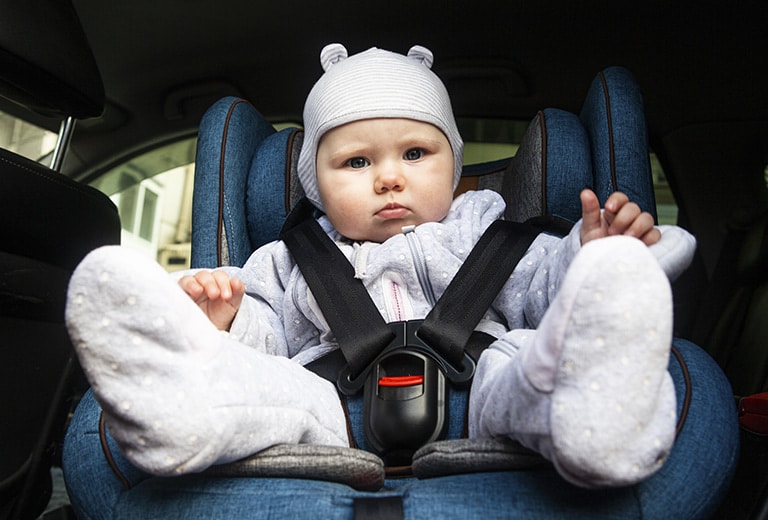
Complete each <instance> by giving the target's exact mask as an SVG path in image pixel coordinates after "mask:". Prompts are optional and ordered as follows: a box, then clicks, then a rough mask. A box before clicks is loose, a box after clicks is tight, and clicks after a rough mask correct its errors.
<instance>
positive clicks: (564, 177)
mask: <svg viewBox="0 0 768 520" xmlns="http://www.w3.org/2000/svg"><path fill="white" fill-rule="evenodd" d="M301 140H302V132H301V130H300V129H295V128H293V129H285V130H282V131H277V132H276V131H275V130H274V129H273V128H272V126H271V125H270V124H269V123H268V122H267V121H265V120H264V118H263V117H262V116H261V115H260V114H259V112H258V111H257V110H256V108H255V107H254V106H253V105H252V104H251V103H250V102H248V101H246V100H243V99H239V98H233V97H228V98H224V99H222V100H220V101H219V102H217V103H216V104H214V105H213V106H212V107H211V108H210V109H209V111H208V112H207V113H206V115H205V116H204V118H203V120H202V123H201V127H200V137H199V143H198V154H197V163H196V173H195V194H194V202H193V237H192V260H191V262H192V267H196V268H197V267H200V268H214V267H217V266H223V265H233V266H242V264H243V263H244V262H245V260H246V259H247V258H248V256H249V255H250V253H251V252H252V251H253V250H254V249H256V248H258V247H259V246H261V245H262V244H264V243H266V242H269V241H272V240H275V239H276V238H277V236H278V233H279V232H280V229H281V227H282V225H283V222H284V220H285V219H286V217H287V215H288V214H289V212H290V210H291V208H293V207H294V205H295V204H296V202H297V201H298V200H299V199H300V197H301V195H302V191H301V187H300V185H299V182H298V178H297V176H296V171H295V165H296V162H297V158H298V153H299V150H300V146H301ZM463 177H464V178H465V179H466V180H467V182H468V183H469V184H471V185H472V186H476V187H477V188H479V189H494V190H496V191H499V192H500V193H501V194H502V195H503V196H504V198H505V199H506V200H507V203H508V207H507V212H506V218H507V219H508V220H516V221H524V220H527V219H530V218H545V219H546V218H551V217H557V218H558V220H561V219H565V220H567V221H570V222H575V221H576V220H577V219H578V218H580V205H579V198H578V194H579V192H580V191H581V190H582V189H583V188H585V187H591V188H593V189H594V190H595V192H596V193H597V194H598V198H599V199H600V200H601V202H604V201H605V199H606V197H607V196H608V195H609V194H610V193H611V192H613V191H615V190H622V191H627V192H629V194H630V196H631V197H632V199H633V200H635V201H636V202H638V203H639V204H640V205H641V207H642V209H643V210H646V211H649V212H651V213H652V214H653V215H654V216H655V201H654V195H653V187H652V182H651V177H650V165H649V159H648V145H647V135H646V130H645V123H644V118H643V109H642V99H641V96H640V94H639V89H638V87H637V85H636V84H635V82H634V78H633V77H632V75H631V74H630V73H629V72H628V71H627V70H625V69H623V68H620V67H613V68H609V69H606V70H604V71H602V72H601V73H600V74H599V75H598V77H597V78H596V80H595V81H594V82H593V83H592V85H591V87H590V89H589V91H588V93H587V97H586V101H585V103H584V106H583V110H582V113H581V115H580V117H578V116H576V115H575V114H572V113H569V112H566V111H564V110H559V109H552V108H550V109H544V110H542V111H541V112H539V113H538V114H537V115H536V117H535V118H534V119H533V120H532V121H531V123H530V126H529V128H528V130H527V132H526V134H525V136H524V138H523V142H522V143H521V145H520V149H519V151H518V153H517V154H516V156H515V157H512V158H509V159H504V160H500V161H494V162H491V163H486V164H481V165H470V166H465V167H464V173H463ZM633 177H639V178H640V181H639V182H629V183H627V184H626V185H625V181H626V180H627V179H629V180H635V181H636V180H637V179H634V178H633ZM595 179H600V182H599V183H596V182H595ZM675 344H676V346H677V347H678V349H679V351H684V352H685V356H689V355H692V356H702V355H703V354H702V353H701V352H700V351H699V350H698V349H697V348H696V347H695V346H694V345H692V344H690V343H688V342H685V341H683V340H676V341H675ZM682 357H684V356H681V355H678V362H681V363H680V365H679V367H678V369H677V372H675V371H674V370H673V377H680V378H684V379H686V380H687V381H688V383H689V384H688V386H687V388H688V393H686V395H684V396H679V412H680V416H682V417H684V416H685V415H686V413H687V414H689V415H690V414H692V413H699V412H700V411H702V410H705V409H712V407H721V408H722V407H725V412H724V413H726V414H728V413H729V412H730V411H731V410H729V409H728V404H727V402H726V403H725V404H724V403H723V401H722V399H721V398H722V396H720V397H719V398H714V400H710V397H711V396H706V395H698V394H696V393H693V394H692V393H691V392H690V386H691V385H690V378H691V377H693V378H694V379H695V378H696V377H697V375H696V374H694V375H693V376H692V375H691V374H689V373H688V372H687V371H686V366H685V363H684V362H682ZM708 362H709V361H708V360H707V361H705V363H708ZM726 384H727V383H726ZM456 393H457V394H460V392H456ZM718 399H720V400H719V401H718ZM716 401H717V402H716ZM465 406H466V401H465V400H462V399H461V398H456V399H455V402H452V404H451V410H452V414H453V415H458V416H459V417H461V416H462V414H463V407H465ZM355 409H356V407H355V405H352V406H350V416H351V422H352V428H353V433H354V435H355V438H356V439H361V438H362V434H361V431H360V427H357V429H356V426H355V423H356V419H355V417H356V415H355V414H356V413H358V412H355ZM456 409H458V411H459V413H453V412H454V411H455V410H456ZM458 422H459V424H453V425H452V426H450V427H449V434H448V437H449V439H451V438H454V437H460V436H461V430H462V428H461V424H460V423H461V421H458ZM683 422H684V421H683ZM683 422H681V424H680V428H681V429H682V428H685V426H684V424H683ZM734 422H735V416H734ZM683 442H693V443H694V444H695V443H696V442H698V441H696V440H689V441H682V440H681V439H680V438H679V439H678V443H683ZM363 445H364V443H363ZM711 448H713V449H715V451H718V450H720V449H721V448H722V449H724V450H726V451H729V450H730V451H731V454H732V453H733V450H734V449H735V447H734V446H733V444H730V445H729V444H728V443H727V442H726V443H725V445H724V446H721V447H711ZM311 452H312V448H311V447H306V446H296V447H289V446H279V447H276V448H274V449H272V450H267V451H266V452H263V453H262V454H257V455H255V456H253V457H250V458H248V459H246V460H245V461H241V462H238V463H233V464H229V465H225V466H222V467H216V468H211V470H209V471H208V473H207V475H208V476H211V475H216V476H217V477H219V478H220V479H221V480H220V481H218V483H216V481H210V480H209V481H206V484H205V486H208V485H212V486H214V487H215V488H216V489H218V486H219V485H221V486H226V485H228V484H226V482H229V480H228V479H229V478H232V477H243V476H251V477H260V478H261V480H260V481H259V483H258V486H260V487H259V489H260V490H261V491H259V492H258V494H259V496H258V499H257V500H256V502H255V503H257V504H258V506H254V507H258V508H260V509H258V511H263V512H264V513H265V514H267V515H269V514H279V513H285V514H296V510H295V509H291V508H293V507H297V506H298V505H299V504H301V503H302V500H303V499H304V498H307V500H309V501H308V502H307V504H310V503H311V504H313V505H312V508H313V509H312V511H313V515H317V516H322V517H345V518H348V517H349V516H350V515H353V514H354V515H357V516H356V517H359V518H390V517H393V516H390V515H394V517H398V516H403V515H404V516H407V517H415V518H417V517H420V515H424V514H427V512H428V513H429V514H430V515H432V514H441V513H442V514H456V513H457V512H461V513H460V514H461V516H462V517H466V516H468V515H469V516H472V515H483V516H488V517H493V516H494V515H503V514H504V513H502V511H503V510H504V509H503V507H502V508H500V504H499V502H498V500H497V499H496V498H491V497H495V496H496V495H497V494H498V493H502V494H503V493H505V492H509V493H511V494H514V493H516V492H521V493H527V492H533V488H535V487H536V486H539V485H542V483H543V482H545V481H546V478H548V477H545V478H544V480H540V481H537V482H536V483H532V482H533V481H529V482H526V483H519V482H518V483H517V484H515V483H512V481H510V480H508V479H514V478H515V477H513V476H512V475H520V470H522V471H523V473H526V475H527V476H530V477H531V478H532V479H533V480H537V479H538V478H539V477H541V476H543V475H545V474H547V475H549V474H550V473H549V472H546V471H545V472H540V471H539V469H538V468H541V466H542V460H541V459H539V458H538V457H537V456H536V455H535V454H532V453H531V452H528V451H527V450H524V449H522V448H521V447H520V446H516V445H515V444H514V443H507V442H501V441H487V442H485V443H483V442H477V441H475V442H474V443H473V441H466V440H460V439H453V440H448V441H441V442H437V443H434V444H433V445H430V446H427V447H425V449H422V450H421V451H420V452H418V453H417V454H416V456H415V458H414V465H413V471H414V472H415V473H417V474H419V475H420V477H422V478H421V479H414V478H413V477H411V478H405V479H402V480H396V479H391V478H389V477H391V476H393V475H394V474H393V473H390V474H388V475H387V478H386V480H384V477H383V476H381V475H379V474H378V469H377V468H376V463H375V461H372V460H371V459H367V458H366V457H365V456H357V455H356V454H355V453H353V452H354V450H348V453H346V455H344V454H336V456H335V457H333V456H330V457H329V455H332V454H329V453H328V451H327V450H325V449H321V450H318V452H317V453H315V454H314V455H312V454H311ZM719 453H720V456H721V457H722V454H723V453H722V451H720V452H719ZM345 456H346V457H347V458H345ZM702 456H703V457H706V455H703V454H702ZM313 459H314V460H315V461H316V462H317V463H315V462H312V461H313ZM417 459H418V460H417ZM334 460H335V461H336V462H334ZM353 461H354V462H355V463H356V464H358V465H357V466H355V467H356V469H355V470H354V471H351V472H350V474H344V473H345V472H344V468H345V467H347V466H349V465H353ZM368 463H370V464H368ZM545 466H546V464H545ZM724 467H726V466H724ZM361 468H365V469H361ZM366 470H368V471H370V473H366ZM516 470H517V471H516ZM338 472H340V473H342V475H339V473H338ZM355 472H357V475H355V474H354V473H355ZM446 473H461V474H459V475H456V474H454V475H446ZM721 473H723V474H721V475H720V476H719V477H718V478H720V479H722V480H721V481H720V482H719V483H713V485H712V486H710V489H708V491H707V498H706V500H704V502H703V503H700V504H697V505H696V506H695V507H694V509H691V507H689V505H683V506H681V508H682V509H681V511H685V512H686V513H690V512H691V511H692V510H701V511H711V510H712V509H713V508H714V507H715V506H716V505H717V503H718V501H719V500H720V498H721V497H722V493H723V490H724V487H725V485H726V484H727V481H728V476H729V471H727V470H723V471H721ZM329 474H330V475H329ZM300 479H301V480H300ZM155 480H157V479H155ZM323 480H326V481H332V482H333V483H338V482H342V483H344V484H345V485H350V486H352V487H357V488H358V489H362V490H368V491H369V492H368V493H363V492H358V494H356V495H354V494H353V495H350V494H349V493H346V492H344V493H341V494H339V490H338V489H337V488H328V487H326V485H330V483H329V482H326V483H323V482H321V481H323ZM188 484H189V485H191V486H192V487H195V488H196V489H198V490H199V489H202V488H201V487H200V486H203V484H202V483H201V482H200V481H199V480H195V481H194V482H189V483H188ZM515 485H519V486H520V488H519V489H518V490H516V491H511V489H513V488H514V486H515ZM165 486H166V483H162V482H156V483H155V486H154V487H153V495H152V496H159V493H160V492H161V491H160V490H162V489H165V490H166V491H167V490H169V489H175V490H178V487H177V486H175V485H169V486H170V487H167V488H166V487H165ZM510 486H511V487H510ZM528 486H533V488H531V487H528ZM345 489H347V488H345ZM470 489H486V490H487V491H485V492H483V493H481V495H482V497H483V500H485V501H486V502H487V503H485V504H478V503H477V495H476V494H472V493H469V492H468V490H470ZM370 491H375V492H373V493H371V492H370ZM212 492H213V493H215V490H213V491H212ZM625 492H628V491H627V490H612V491H610V492H608V493H616V494H617V496H618V495H621V494H622V493H625ZM296 493H299V494H300V496H301V497H302V499H301V500H299V499H296V500H294V498H295V497H294V495H295V494H296ZM329 493H330V496H329ZM138 496H139V493H137V496H136V497H134V498H132V499H131V500H138ZM143 496H144V497H145V498H146V497H148V496H149V495H147V494H144V495H143ZM292 497H293V498H292ZM309 497H311V498H309ZM420 501H425V502H426V503H427V504H429V505H428V506H426V507H425V508H423V509H419V507H418V506H416V505H414V504H416V503H420ZM467 501H469V502H470V504H468V503H467ZM549 501H550V506H549V507H552V510H551V511H550V513H549V514H555V515H559V516H563V515H565V516H567V515H570V514H590V515H593V516H595V517H597V516H600V515H601V514H603V513H606V511H598V510H597V509H594V508H591V507H592V506H591V505H588V504H593V502H592V500H591V499H589V498H587V497H586V496H583V495H581V494H580V493H579V492H577V491H576V490H574V489H570V488H569V490H568V491H567V492H565V493H560V492H554V494H553V495H552V496H551V497H550V498H549ZM552 501H554V502H552ZM552 504H555V505H552ZM123 505H125V503H123ZM196 505H197V506H200V504H199V502H198V503H197V504H196ZM475 506H476V507H475ZM299 507H300V506H299ZM473 507H474V509H473ZM696 508H699V509H696ZM598 509H599V508H598ZM168 511H171V510H168ZM419 511H421V512H419ZM552 511H556V512H557V513H552ZM635 512H636V511H635ZM643 514H646V515H648V517H653V516H654V515H658V516H659V517H668V516H669V515H671V516H675V513H674V512H673V511H671V510H665V511H663V512H660V511H657V512H655V513H654V512H653V511H644V512H643ZM377 515H379V516H377Z"/></svg>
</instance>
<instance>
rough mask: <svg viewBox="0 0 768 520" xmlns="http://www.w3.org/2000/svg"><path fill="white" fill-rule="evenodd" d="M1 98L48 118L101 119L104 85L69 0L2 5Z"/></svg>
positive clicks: (4, 1)
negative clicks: (97, 117)
mask: <svg viewBox="0 0 768 520" xmlns="http://www.w3.org/2000/svg"><path fill="white" fill-rule="evenodd" d="M0 96H1V97H4V98H6V99H9V100H11V101H13V102H15V103H18V104H20V105H23V106H25V107H27V108H29V109H31V110H34V111H35V112H39V113H41V114H44V115H46V116H56V117H62V118H63V117H65V116H73V117H75V118H77V119H86V118H89V117H95V116H98V115H100V114H101V113H102V111H103V110H104V84H103V83H102V80H101V75H100V74H99V70H98V67H97V66H96V60H95V59H94V57H93V53H92V52H91V48H90V46H89V44H88V40H87V39H86V37H85V33H84V32H83V27H82V25H81V24H80V20H79V18H78V17H77V13H76V12H75V9H74V7H73V6H72V3H71V1H70V0H23V1H19V0H0Z"/></svg>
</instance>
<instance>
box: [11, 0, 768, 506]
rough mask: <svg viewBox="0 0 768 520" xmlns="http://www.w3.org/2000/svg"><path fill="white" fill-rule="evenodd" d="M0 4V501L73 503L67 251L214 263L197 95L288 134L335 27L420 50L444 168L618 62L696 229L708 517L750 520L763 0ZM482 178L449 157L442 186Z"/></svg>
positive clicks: (756, 454)
mask: <svg viewBox="0 0 768 520" xmlns="http://www.w3.org/2000/svg"><path fill="white" fill-rule="evenodd" d="M0 5H2V13H3V14H2V15H0V212H1V213H2V215H3V218H2V224H0V229H2V231H1V232H0V236H2V237H3V240H2V242H3V249H2V251H1V252H0V262H1V263H2V270H1V271H0V295H2V297H1V298H0V308H1V309H2V313H1V314H0V323H2V324H3V326H2V338H3V349H2V354H1V355H2V356H3V357H2V367H3V368H2V370H3V375H4V377H3V378H2V383H1V384H2V389H3V390H4V395H5V396H6V397H5V398H4V400H3V402H4V404H3V411H4V413H3V417H4V418H3V420H2V421H0V431H2V435H3V437H2V438H3V440H4V441H5V442H4V443H3V457H2V461H1V464H0V471H2V473H0V516H2V517H8V518H39V517H41V516H43V517H45V518H74V513H73V512H72V510H71V508H70V507H69V506H68V501H67V497H66V490H65V488H64V483H63V482H62V480H61V474H60V465H61V445H62V442H63V436H64V432H65V431H66V427H67V421H68V419H69V417H70V416H71V413H72V411H73V409H74V407H75V405H76V403H77V400H78V398H79V396H80V395H82V393H83V391H84V390H85V388H86V386H87V382H86V381H85V380H84V377H83V375H82V373H81V372H80V369H79V367H78V364H77V358H76V356H75V355H74V351H73V350H72V347H71V344H70V340H69V338H68V337H67V333H66V328H65V326H64V318H63V314H64V301H65V295H66V287H67V281H68V279H69V276H70V275H71V272H72V271H73V269H74V268H75V266H76V265H77V263H78V262H79V261H80V259H82V258H83V257H84V256H85V255H86V254H87V253H88V252H89V251H90V250H92V249H94V248H96V247H98V246H100V245H106V244H118V243H120V244H122V245H125V246H127V247H131V248H134V249H137V250H139V251H141V252H143V253H145V254H146V255H148V256H150V257H152V258H154V259H156V260H157V261H158V262H159V263H160V264H161V265H163V267H165V268H166V269H167V270H168V271H176V270H179V269H184V268H188V267H190V266H191V265H192V266H194V265H203V264H205V263H210V264H211V265H222V264H223V263H226V262H225V261H223V260H222V258H221V250H220V249H219V252H218V253H219V255H218V256H216V252H214V253H213V257H212V258H209V259H206V260H205V261H202V260H199V259H198V260H196V259H195V254H199V253H196V252H195V249H194V248H193V243H194V239H193V228H194V227H195V226H201V225H203V224H200V222H201V220H200V216H199V215H193V207H194V206H195V203H194V198H195V194H194V183H195V182H196V181H195V170H196V168H195V162H196V159H197V160H199V156H197V155H196V154H197V150H198V133H199V131H200V129H201V121H202V120H203V118H204V114H206V111H208V110H209V108H210V107H212V106H214V105H215V104H216V103H217V102H220V100H222V99H238V100H245V101H247V103H248V105H249V106H252V107H253V108H254V109H255V111H256V112H257V113H258V117H259V118H261V119H263V121H265V122H266V123H267V124H269V125H270V126H273V127H274V128H275V129H277V130H278V134H279V135H281V136H288V135H289V134H291V133H293V132H294V131H295V129H299V128H300V127H301V123H302V108H303V102H304V99H305V97H306V95H307V93H308V92H309V89H310V88H311V86H312V84H313V83H314V81H315V80H316V78H317V77H319V75H320V74H321V72H322V70H321V68H320V66H319V62H318V60H317V56H318V53H319V51H320V49H321V48H322V47H323V46H324V45H325V44H327V43H331V42H340V43H343V44H344V45H345V46H346V47H347V49H349V51H350V53H356V52H360V51H363V50H365V49H367V48H369V47H373V46H375V47H380V48H384V49H389V50H394V51H397V52H406V51H407V50H408V48H410V47H411V46H412V45H414V44H420V45H424V46H426V47H428V48H429V49H431V50H432V51H433V53H434V56H435V62H434V66H433V70H434V71H435V72H436V73H437V74H438V76H440V78H441V79H442V80H443V81H444V82H445V85H446V87H447V89H448V91H449V93H450V95H451V99H452V102H453V109H454V113H455V115H456V117H457V122H458V125H459V129H460V131H461V133H462V136H463V138H464V140H465V142H466V149H465V165H467V167H466V168H465V169H466V170H471V165H474V164H482V165H484V166H485V165H489V164H490V165H495V167H499V165H500V164H501V165H504V167H506V165H507V164H508V161H509V160H510V158H511V157H514V156H516V154H518V151H519V150H523V151H524V150H525V145H524V144H522V143H524V141H525V138H526V131H527V130H528V129H529V128H530V127H531V123H532V121H536V120H537V118H540V117H541V114H542V111H544V110H545V109H547V110H548V109H556V110H563V111H567V112H569V113H573V114H579V113H580V112H582V111H583V110H584V108H583V107H584V100H585V98H587V97H588V91H589V89H590V85H592V82H593V80H594V78H595V77H596V76H597V77H599V74H600V73H601V72H603V71H606V70H610V68H611V67H615V66H619V67H621V68H622V70H626V71H628V72H629V73H630V74H631V75H632V76H633V78H634V81H635V82H636V84H637V85H638V86H639V91H640V95H641V96H642V107H641V110H642V115H643V116H644V122H640V123H638V125H642V124H644V125H645V130H644V132H643V133H644V137H645V138H646V139H647V141H644V143H646V142H647V152H648V153H647V157H645V156H644V160H645V159H647V163H648V165H649V169H650V174H651V177H652V179H653V196H652V199H653V200H654V201H655V207H653V208H648V210H649V211H651V212H652V213H653V214H654V215H655V216H656V219H657V222H658V223H659V224H676V225H679V226H681V227H683V228H685V229H687V230H688V231H690V232H691V233H692V234H693V235H694V236H695V237H696V240H697V253H696V256H695V259H694V262H693V264H692V265H691V266H690V267H689V268H688V270H687V271H686V272H685V273H684V275H683V276H682V277H681V278H680V279H678V280H677V282H676V283H675V284H674V286H673V292H674V298H675V299H674V303H675V336H676V337H679V338H685V339H687V340H690V341H692V342H693V343H695V344H697V345H699V346H701V347H702V348H703V349H704V350H705V351H706V352H707V353H708V354H709V355H710V356H712V358H713V359H714V360H715V361H716V362H717V363H718V364H719V365H720V367H721V368H722V370H723V372H724V373H725V375H726V376H727V378H728V380H729V382H730V383H731V386H732V389H733V395H734V415H738V416H739V421H740V425H741V455H740V460H739V464H738V467H737V469H736V474H735V476H734V479H733V482H732V485H731V488H730V491H729V493H728V495H727V496H726V497H725V499H724V501H723V503H722V504H721V506H720V509H719V511H718V514H717V518H723V519H726V518H727V519H731V518H737V519H738V518H744V519H757V518H768V441H767V437H766V436H768V393H766V392H768V328H767V327H766V320H765V319H764V316H765V315H766V311H768V293H767V292H766V289H767V288H768V285H767V284H766V282H767V281H768V280H767V279H766V273H767V272H768V260H767V259H766V254H768V67H766V64H768V31H766V30H765V25H766V22H768V7H766V5H765V4H764V3H763V2H760V1H757V0H747V1H742V2H736V3H726V2H704V3H699V4H697V5H691V4H690V3H687V2H684V3H670V2H660V1H652V2H647V3H645V4H643V5H642V6H633V7H628V6H623V5H617V4H616V3H615V2H607V1H604V0H595V1H590V2H566V1H547V2H535V3H533V2H523V1H519V0H513V1H508V2H503V3H499V2H487V1H483V0H480V1H478V2H473V3H472V4H471V5H469V4H467V5H465V4H462V3H456V2H421V3H413V2H402V1H400V0H397V1H395V2H388V3H384V2H371V3H364V4H361V3H359V2H350V1H347V0H337V1H336V2H334V3H332V4H324V3H316V4H300V3H298V2H263V1H251V2H249V1H244V0H226V1H224V2H220V3H217V4H212V3H208V2H201V1H198V0H195V1H192V2H178V1H174V0H160V1H154V2H148V1H146V0H137V1H134V2H123V3H114V4H110V5H107V4H105V3H104V2H100V1H97V0H66V1H61V0H30V1H28V2H23V3H19V2H10V1H5V2H2V3H1V4H0ZM271 131H272V129H271V128H270V132H271ZM280 131H282V132H280ZM202 138H203V136H202V133H201V134H200V139H202ZM612 160H613V158H612ZM484 178H485V177H483V176H471V175H468V176H466V178H464V179H463V180H462V183H461V185H460V190H467V189H475V188H477V187H478V186H479V187H483V183H484V182H486V181H485V180H483V179H484ZM488 178H490V177H488ZM285 192H286V196H285V198H284V199H283V200H282V201H281V202H285V204H284V205H283V207H282V208H281V211H283V213H282V214H281V215H280V219H281V220H282V218H284V217H285V215H286V214H287V213H288V210H290V208H291V207H292V205H293V203H294V202H295V200H296V199H297V198H298V197H297V196H296V195H297V193H296V192H295V189H294V190H293V191H292V189H291V186H286V187H285ZM569 218H570V219H572V220H574V219H576V218H578V215H575V216H569ZM276 225H278V226H279V224H276ZM278 230H279V229H276V230H273V231H272V232H271V233H272V235H271V236H273V238H274V237H275V236H276V235H274V233H276V231H278ZM267 234H268V233H267ZM229 240H230V241H231V240H232V237H229ZM265 240H266V239H263V240H262V239H261V238H256V239H253V238H252V239H251V243H249V244H247V245H246V246H245V247H246V249H253V248H254V247H256V246H257V245H258V243H261V242H263V241H265ZM197 251H198V252H199V251H200V246H198V247H197ZM226 261H227V262H229V259H227V260H226Z"/></svg>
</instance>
